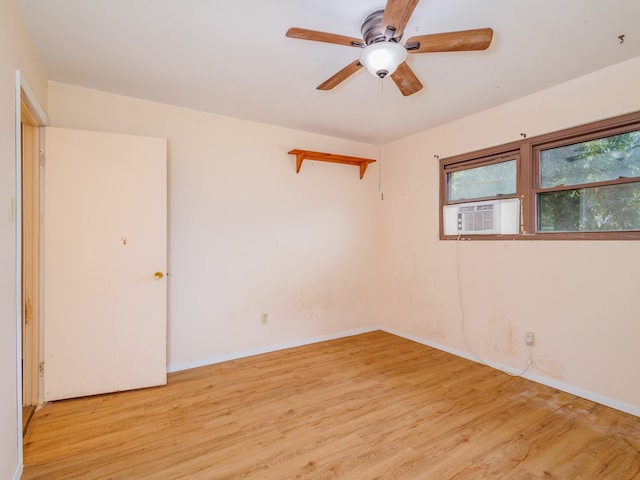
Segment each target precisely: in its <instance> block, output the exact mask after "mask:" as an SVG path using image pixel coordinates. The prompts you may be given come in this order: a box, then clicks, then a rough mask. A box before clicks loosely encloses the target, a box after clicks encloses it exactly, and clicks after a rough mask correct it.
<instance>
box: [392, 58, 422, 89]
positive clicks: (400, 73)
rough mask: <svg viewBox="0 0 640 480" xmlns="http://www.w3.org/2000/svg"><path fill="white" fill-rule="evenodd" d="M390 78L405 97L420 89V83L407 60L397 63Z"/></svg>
mask: <svg viewBox="0 0 640 480" xmlns="http://www.w3.org/2000/svg"><path fill="white" fill-rule="evenodd" d="M391 78H392V79H393V81H394V82H395V84H396V85H397V86H398V88H399V89H400V92H402V95H404V96H405V97H408V96H409V95H413V94H414V93H416V92H417V91H420V90H422V83H420V80H418V77H416V74H415V73H413V70H412V69H411V67H410V66H409V64H408V63H407V62H402V63H401V64H400V65H398V68H397V69H396V71H395V72H393V73H392V74H391Z"/></svg>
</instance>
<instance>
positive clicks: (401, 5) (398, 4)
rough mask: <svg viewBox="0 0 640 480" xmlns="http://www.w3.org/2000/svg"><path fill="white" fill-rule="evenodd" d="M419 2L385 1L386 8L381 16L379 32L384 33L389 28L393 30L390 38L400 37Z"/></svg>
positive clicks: (417, 0) (403, 0)
mask: <svg viewBox="0 0 640 480" xmlns="http://www.w3.org/2000/svg"><path fill="white" fill-rule="evenodd" d="M419 1H420V0H387V6H386V7H385V9H384V14H383V15H382V22H381V23H380V30H381V31H382V33H386V31H387V29H388V28H389V27H391V28H393V29H394V32H393V34H392V35H391V36H392V37H400V36H402V34H403V32H404V27H406V26H407V22H408V21H409V18H411V14H412V13H413V11H414V10H415V8H416V5H418V2H419Z"/></svg>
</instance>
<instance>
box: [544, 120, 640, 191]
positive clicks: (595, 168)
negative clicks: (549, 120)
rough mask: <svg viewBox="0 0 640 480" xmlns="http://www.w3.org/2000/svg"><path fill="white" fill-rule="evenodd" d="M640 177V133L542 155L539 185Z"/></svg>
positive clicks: (545, 152)
mask: <svg viewBox="0 0 640 480" xmlns="http://www.w3.org/2000/svg"><path fill="white" fill-rule="evenodd" d="M638 176H640V131H638V130H636V131H635V132H629V133H623V134H621V135H614V136H611V137H606V138H599V139H597V140H590V141H588V142H581V143H574V144H572V145H566V146H563V147H557V148H551V149H548V150H542V151H541V152H540V186H541V187H542V188H549V187H556V186H560V185H578V184H584V183H593V182H604V181H608V180H616V179H618V178H620V177H627V178H632V177H638Z"/></svg>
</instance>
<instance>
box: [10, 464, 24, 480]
mask: <svg viewBox="0 0 640 480" xmlns="http://www.w3.org/2000/svg"><path fill="white" fill-rule="evenodd" d="M23 468H24V467H23V466H22V464H20V465H18V466H17V467H16V472H15V473H14V474H13V480H20V477H22V470H23Z"/></svg>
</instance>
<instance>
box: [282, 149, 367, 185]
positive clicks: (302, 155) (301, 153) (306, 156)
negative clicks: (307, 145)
mask: <svg viewBox="0 0 640 480" xmlns="http://www.w3.org/2000/svg"><path fill="white" fill-rule="evenodd" d="M289 154H290V155H295V156H296V173H300V167H301V166H302V161H303V160H318V161H320V162H331V163H343V164H345V165H357V166H359V167H360V179H362V177H364V172H366V171H367V167H368V166H369V164H370V163H374V162H375V160H372V159H370V158H360V157H349V156H346V155H334V154H333V153H322V152H312V151H309V150H298V149H294V150H291V151H290V152H289Z"/></svg>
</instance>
